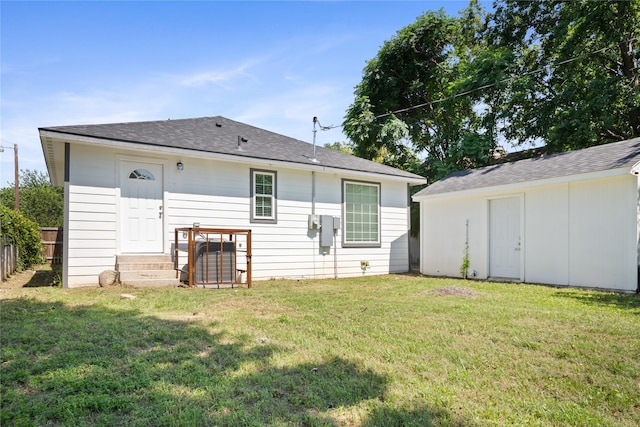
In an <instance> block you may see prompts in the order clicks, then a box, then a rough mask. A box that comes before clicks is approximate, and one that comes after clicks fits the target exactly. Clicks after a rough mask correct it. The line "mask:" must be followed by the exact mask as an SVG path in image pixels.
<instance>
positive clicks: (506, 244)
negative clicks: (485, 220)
mask: <svg viewBox="0 0 640 427" xmlns="http://www.w3.org/2000/svg"><path fill="white" fill-rule="evenodd" d="M521 249H522V248H521V239H520V198H519V197H509V198H505V199H495V200H490V201H489V276H491V277H503V278H508V279H517V280H520V277H521V276H520V252H521Z"/></svg>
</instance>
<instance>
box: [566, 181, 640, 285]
mask: <svg viewBox="0 0 640 427" xmlns="http://www.w3.org/2000/svg"><path fill="white" fill-rule="evenodd" d="M635 184H636V178H635V177H633V176H631V175H627V176H619V177H612V178H609V179H603V180H598V181H595V180H592V181H587V182H576V183H573V184H571V189H570V196H569V200H570V202H569V203H570V207H569V218H570V219H569V225H570V227H569V241H570V243H569V245H570V247H571V248H572V250H571V253H570V256H569V275H570V278H571V284H572V285H576V286H588V287H602V288H608V289H620V290H626V291H633V290H635V289H636V288H637V250H638V248H637V243H638V242H637V241H636V233H634V231H635V230H636V227H637V218H636V211H637V193H636V191H637V189H636V185H635Z"/></svg>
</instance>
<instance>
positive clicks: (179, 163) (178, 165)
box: [176, 162, 184, 171]
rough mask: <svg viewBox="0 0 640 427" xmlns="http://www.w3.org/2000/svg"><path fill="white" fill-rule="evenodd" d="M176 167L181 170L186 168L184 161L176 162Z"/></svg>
mask: <svg viewBox="0 0 640 427" xmlns="http://www.w3.org/2000/svg"><path fill="white" fill-rule="evenodd" d="M176 167H177V168H178V170H179V171H181V170H183V169H184V165H183V164H182V162H178V163H176Z"/></svg>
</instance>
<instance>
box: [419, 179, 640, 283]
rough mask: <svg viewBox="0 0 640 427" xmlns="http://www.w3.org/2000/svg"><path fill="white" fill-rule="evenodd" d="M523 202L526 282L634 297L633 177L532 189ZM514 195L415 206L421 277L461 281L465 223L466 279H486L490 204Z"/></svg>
mask: <svg viewBox="0 0 640 427" xmlns="http://www.w3.org/2000/svg"><path fill="white" fill-rule="evenodd" d="M519 194H520V197H522V198H523V201H524V214H523V218H522V220H523V221H524V227H523V229H524V235H523V236H522V244H523V250H524V271H523V277H524V281H525V282H530V283H545V284H554V285H569V286H581V287H593V288H604V289H616V290H621V291H635V290H636V289H637V274H638V251H639V241H638V230H639V227H640V225H639V224H640V218H639V216H638V215H639V214H638V212H639V204H638V197H639V192H638V178H636V177H635V176H632V175H630V174H624V175H617V176H610V177H604V178H597V179H576V180H574V181H569V182H563V183H558V184H550V185H543V186H534V185H531V183H526V185H524V186H523V189H522V193H519ZM512 195H516V193H514V192H513V189H512V190H510V191H504V192H486V193H481V192H478V193H477V194H472V195H466V196H462V197H441V198H433V199H427V200H422V201H421V230H422V231H421V268H420V271H421V272H422V273H423V274H428V275H441V276H460V273H459V269H460V264H461V262H462V255H463V249H464V242H465V235H464V232H465V228H464V225H465V220H466V219H469V252H470V255H469V259H470V263H471V267H470V272H472V271H473V270H476V271H477V272H478V276H477V277H478V278H486V275H487V269H486V267H487V252H488V240H487V239H488V234H487V227H488V226H487V211H486V206H487V203H488V200H490V199H492V198H495V197H506V196H512Z"/></svg>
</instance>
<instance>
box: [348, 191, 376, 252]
mask: <svg viewBox="0 0 640 427" xmlns="http://www.w3.org/2000/svg"><path fill="white" fill-rule="evenodd" d="M342 209H343V212H342V218H343V222H344V224H343V233H342V245H343V246H345V247H348V246H351V247H380V184H377V183H370V182H360V181H348V180H343V181H342Z"/></svg>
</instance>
